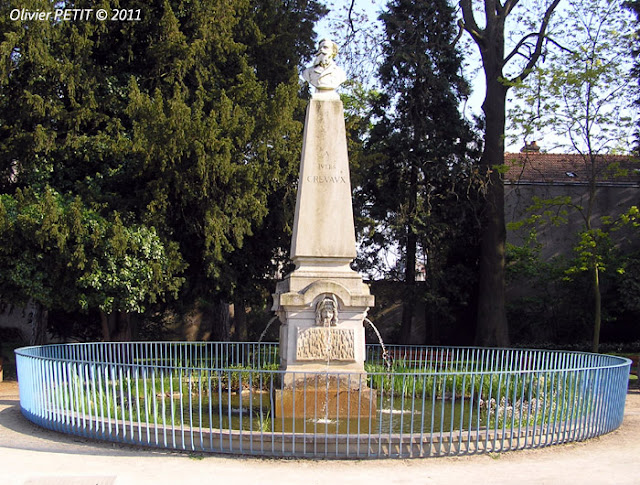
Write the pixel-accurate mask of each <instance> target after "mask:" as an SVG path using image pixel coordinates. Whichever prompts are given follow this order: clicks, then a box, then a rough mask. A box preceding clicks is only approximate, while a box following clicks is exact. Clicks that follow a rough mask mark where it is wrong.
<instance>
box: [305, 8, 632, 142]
mask: <svg viewBox="0 0 640 485" xmlns="http://www.w3.org/2000/svg"><path fill="white" fill-rule="evenodd" d="M544 1H545V0H523V1H522V2H521V6H522V5H524V8H527V7H529V6H530V7H532V8H540V6H538V5H537V4H538V3H539V2H544ZM570 1H571V0H566V1H565V2H563V5H565V6H566V5H568V3H569V2H570ZM326 3H327V6H328V7H329V8H330V9H331V12H330V13H329V14H328V15H327V17H326V18H324V19H323V20H322V21H321V22H320V23H319V24H318V26H317V27H316V31H317V32H318V35H319V39H322V38H324V37H329V38H331V39H332V40H334V41H335V42H337V43H338V44H339V45H341V44H342V43H343V42H344V38H345V35H346V34H345V33H346V32H347V25H346V23H345V21H344V19H345V18H346V17H347V11H348V7H349V5H350V2H349V1H348V0H327V1H326ZM386 3H387V0H355V2H354V8H353V12H354V18H355V19H356V20H357V21H356V23H355V25H356V26H358V25H366V26H367V28H363V29H362V30H361V32H360V33H359V40H360V45H361V46H364V49H366V50H369V49H370V48H371V46H373V45H374V44H375V43H376V42H375V39H376V34H377V33H381V32H382V25H381V24H382V23H381V22H380V21H379V20H377V18H378V15H379V13H380V11H382V10H383V9H384V8H385V5H386ZM565 11H566V8H565ZM514 13H515V12H514ZM556 16H557V13H556ZM511 17H514V18H515V15H512V16H511ZM518 27H519V25H518V24H515V22H512V23H511V25H509V23H508V25H507V32H509V31H516V30H518ZM462 39H463V41H465V39H466V44H463V48H464V53H465V57H464V59H465V63H466V64H465V69H464V75H465V78H466V79H467V80H468V81H469V82H470V84H471V88H472V93H471V96H470V98H469V99H468V100H467V102H466V103H465V104H464V105H463V106H461V110H463V112H464V114H465V116H466V117H468V118H469V119H472V118H473V117H474V116H478V115H481V114H482V108H481V107H482V103H483V101H484V95H485V83H484V74H483V71H482V68H481V61H480V56H479V53H478V49H477V47H476V45H475V44H473V42H472V41H471V40H470V38H469V36H466V35H465V36H463V38H462ZM517 39H519V36H516V35H512V38H509V36H507V39H506V44H507V51H508V50H509V45H510V44H511V45H512V46H513V45H514V44H515V42H516V41H517ZM370 57H371V56H370V55H368V56H363V59H365V60H367V59H370ZM356 58H357V57H356ZM337 62H338V63H340V58H338V59H337ZM355 64H356V65H358V63H355ZM367 64H368V65H366V66H365V62H364V61H363V62H362V63H360V64H359V66H360V72H359V73H358V74H360V75H362V74H363V73H365V74H368V76H369V79H370V81H371V82H372V83H373V82H375V78H374V73H375V64H374V65H372V63H371V62H370V61H368V62H367ZM343 67H347V68H348V66H344V65H343ZM516 69H518V70H519V68H516ZM510 94H513V89H512V90H510ZM510 106H511V105H510V104H509V103H508V106H507V109H509V107H510ZM508 134H509V132H508ZM630 135H631V133H630ZM533 138H538V140H536V141H538V144H539V145H541V147H542V149H543V151H550V152H559V151H560V152H561V151H566V147H562V146H561V145H563V143H564V142H566V140H562V139H560V138H558V137H556V136H554V134H552V133H549V132H547V133H545V134H537V135H534V136H533V137H532V139H529V140H528V141H529V142H531V141H533ZM505 145H506V146H505V151H507V152H517V151H519V150H520V149H521V148H522V146H523V145H524V138H523V137H516V139H514V137H509V136H507V138H506V139H505Z"/></svg>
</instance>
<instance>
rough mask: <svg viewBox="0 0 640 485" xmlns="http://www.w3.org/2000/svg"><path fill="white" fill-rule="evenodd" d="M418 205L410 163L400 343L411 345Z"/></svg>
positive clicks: (416, 190) (415, 172) (416, 169)
mask: <svg viewBox="0 0 640 485" xmlns="http://www.w3.org/2000/svg"><path fill="white" fill-rule="evenodd" d="M417 205H418V168H417V167H416V166H415V164H414V163H413V162H412V164H411V174H410V176H409V210H408V215H407V246H406V251H405V261H406V266H405V270H404V271H405V273H404V275H405V276H404V284H405V292H404V304H403V305H402V324H401V326H400V343H402V344H405V345H407V344H410V343H411V327H412V323H413V313H414V308H415V299H416V289H415V288H416V251H417V250H418V236H417V235H416V232H415V227H414V224H415V222H414V221H415V214H416V210H417Z"/></svg>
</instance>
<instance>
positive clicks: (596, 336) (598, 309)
mask: <svg viewBox="0 0 640 485" xmlns="http://www.w3.org/2000/svg"><path fill="white" fill-rule="evenodd" d="M593 296H594V312H593V313H594V315H593V317H594V322H593V349H592V350H593V352H594V353H596V354H597V353H598V351H599V349H600V327H601V325H602V294H601V293H600V270H599V269H598V266H597V265H596V266H595V267H594V268H593Z"/></svg>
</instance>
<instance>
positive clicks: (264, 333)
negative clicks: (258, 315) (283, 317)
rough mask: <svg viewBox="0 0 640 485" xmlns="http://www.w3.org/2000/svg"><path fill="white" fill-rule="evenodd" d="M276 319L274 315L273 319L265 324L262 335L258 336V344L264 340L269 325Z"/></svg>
mask: <svg viewBox="0 0 640 485" xmlns="http://www.w3.org/2000/svg"><path fill="white" fill-rule="evenodd" d="M277 318H278V315H276V316H275V317H273V318H272V319H271V320H269V323H267V326H266V327H264V330H263V331H262V333H261V334H260V338H259V339H258V343H260V342H262V339H263V338H264V336H265V335H266V333H267V330H269V327H270V326H271V324H272V323H273V321H274V320H275V319H277Z"/></svg>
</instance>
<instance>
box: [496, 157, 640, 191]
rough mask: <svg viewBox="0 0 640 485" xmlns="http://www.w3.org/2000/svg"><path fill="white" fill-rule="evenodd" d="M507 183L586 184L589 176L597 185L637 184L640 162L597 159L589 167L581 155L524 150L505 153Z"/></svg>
mask: <svg viewBox="0 0 640 485" xmlns="http://www.w3.org/2000/svg"><path fill="white" fill-rule="evenodd" d="M504 163H505V165H507V167H508V170H507V172H506V173H505V176H504V178H505V180H506V181H509V182H515V183H517V182H523V183H524V182H545V183H563V184H566V183H586V182H588V181H589V180H590V179H591V177H592V174H593V175H595V177H596V181H597V182H609V183H640V162H639V161H638V159H637V158H634V157H630V156H626V155H603V156H599V157H598V158H597V160H596V162H595V165H594V166H593V167H592V166H591V164H590V163H587V162H586V161H585V158H584V157H583V156H582V155H578V154H558V153H540V152H531V151H525V152H520V153H505V154H504Z"/></svg>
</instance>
